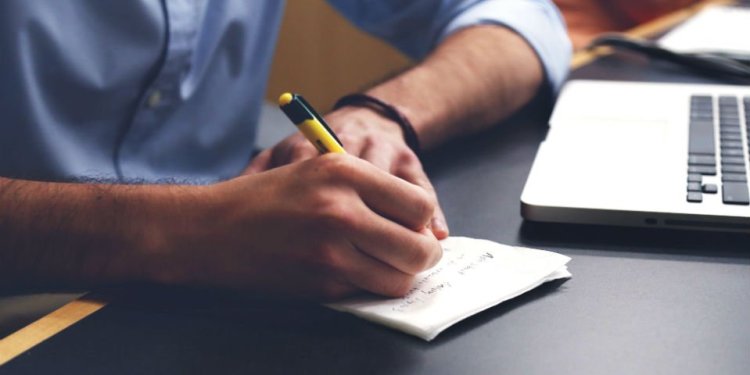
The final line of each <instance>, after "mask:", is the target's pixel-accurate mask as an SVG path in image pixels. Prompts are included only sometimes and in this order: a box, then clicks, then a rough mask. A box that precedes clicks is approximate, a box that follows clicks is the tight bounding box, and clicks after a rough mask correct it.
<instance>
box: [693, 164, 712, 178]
mask: <svg viewBox="0 0 750 375" xmlns="http://www.w3.org/2000/svg"><path fill="white" fill-rule="evenodd" d="M688 173H697V174H702V175H708V176H716V167H715V166H712V165H691V166H688Z"/></svg>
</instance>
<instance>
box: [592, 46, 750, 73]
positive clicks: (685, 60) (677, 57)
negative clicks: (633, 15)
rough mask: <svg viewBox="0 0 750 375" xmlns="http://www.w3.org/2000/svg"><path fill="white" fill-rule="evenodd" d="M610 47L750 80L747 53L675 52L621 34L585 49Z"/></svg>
mask: <svg viewBox="0 0 750 375" xmlns="http://www.w3.org/2000/svg"><path fill="white" fill-rule="evenodd" d="M597 47H611V48H614V49H616V50H627V51H632V52H637V53H641V54H643V55H645V56H648V57H650V58H654V59H658V60H664V61H668V62H671V63H673V64H677V65H680V66H684V67H687V68H690V69H692V70H693V71H696V72H698V73H701V74H704V75H710V76H718V77H723V78H731V79H740V80H743V81H750V56H742V55H731V54H724V53H678V52H674V51H670V50H668V49H665V48H662V47H660V46H659V45H658V44H656V43H654V42H652V41H650V40H645V39H636V38H630V37H627V36H624V35H620V34H605V35H602V36H600V37H598V38H596V39H594V41H592V42H591V43H590V44H589V45H588V46H587V47H586V48H587V49H589V50H591V49H594V48H597Z"/></svg>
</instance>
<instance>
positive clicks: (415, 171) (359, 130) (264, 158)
mask: <svg viewBox="0 0 750 375" xmlns="http://www.w3.org/2000/svg"><path fill="white" fill-rule="evenodd" d="M326 122H327V123H328V125H329V126H330V127H331V128H332V129H333V131H334V132H335V133H336V135H337V136H338V138H339V139H340V140H341V143H343V144H344V148H346V151H347V153H349V154H352V155H355V156H358V157H360V158H362V159H364V160H367V161H369V162H371V163H372V164H373V165H375V166H376V167H378V168H380V169H383V170H385V171H387V172H389V173H391V174H393V175H394V176H397V177H400V178H402V179H404V180H406V181H408V182H411V183H413V184H415V185H418V186H420V187H422V188H424V189H425V190H427V191H428V192H429V193H430V195H431V196H432V197H433V199H434V200H435V207H436V209H435V215H434V217H433V219H432V220H431V222H430V226H431V229H432V232H433V233H434V234H435V237H437V238H438V239H444V238H446V237H448V226H447V224H446V221H445V216H444V214H443V211H442V209H441V208H440V204H439V203H438V199H437V194H436V193H435V189H434V188H433V186H432V183H430V180H429V178H428V177H427V174H426V173H425V172H424V169H423V168H422V163H420V161H419V158H418V157H417V155H415V154H414V152H413V151H412V150H411V149H410V148H409V147H408V146H407V145H406V143H405V142H404V136H403V133H402V131H401V128H400V127H399V126H398V124H396V123H394V122H392V121H391V120H388V119H386V118H384V117H382V116H380V115H378V114H377V113H375V112H373V111H371V110H369V109H365V108H357V107H343V108H341V109H339V110H337V111H335V112H332V113H330V114H328V115H327V116H326ZM316 156H318V151H317V150H316V149H315V148H314V147H313V146H312V145H311V144H310V142H309V141H307V140H306V139H305V138H304V137H303V136H302V134H300V133H295V134H293V135H291V136H289V137H287V138H286V139H284V140H283V141H281V142H279V143H278V144H277V145H276V146H274V147H272V148H270V149H267V150H265V151H263V152H261V153H260V154H258V156H256V157H255V159H253V161H252V162H251V163H250V165H249V166H248V167H247V169H245V171H244V172H243V174H253V173H259V172H263V171H266V170H269V169H272V168H276V167H279V166H282V165H286V164H290V163H294V162H297V161H301V160H305V159H310V158H313V157H316Z"/></svg>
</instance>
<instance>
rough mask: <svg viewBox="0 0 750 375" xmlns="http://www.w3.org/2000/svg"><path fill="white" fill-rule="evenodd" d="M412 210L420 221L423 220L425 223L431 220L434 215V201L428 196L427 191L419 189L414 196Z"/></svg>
mask: <svg viewBox="0 0 750 375" xmlns="http://www.w3.org/2000/svg"><path fill="white" fill-rule="evenodd" d="M412 204H413V206H412V207H413V209H414V211H415V212H416V213H417V215H418V216H419V218H420V219H423V220H424V222H425V223H426V222H427V220H429V219H430V218H432V215H433V214H434V213H435V206H436V203H435V199H434V198H433V197H432V196H431V195H430V194H429V192H428V191H426V190H422V189H420V191H419V192H418V193H417V194H416V195H415V198H414V202H413V203H412Z"/></svg>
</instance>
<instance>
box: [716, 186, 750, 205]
mask: <svg viewBox="0 0 750 375" xmlns="http://www.w3.org/2000/svg"><path fill="white" fill-rule="evenodd" d="M721 193H722V195H721V199H722V201H724V203H726V204H744V205H750V194H748V190H747V184H746V183H744V182H725V183H723V184H722V185H721Z"/></svg>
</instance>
